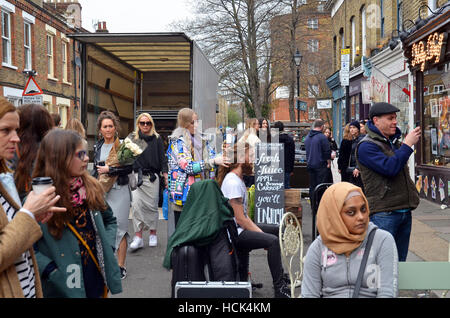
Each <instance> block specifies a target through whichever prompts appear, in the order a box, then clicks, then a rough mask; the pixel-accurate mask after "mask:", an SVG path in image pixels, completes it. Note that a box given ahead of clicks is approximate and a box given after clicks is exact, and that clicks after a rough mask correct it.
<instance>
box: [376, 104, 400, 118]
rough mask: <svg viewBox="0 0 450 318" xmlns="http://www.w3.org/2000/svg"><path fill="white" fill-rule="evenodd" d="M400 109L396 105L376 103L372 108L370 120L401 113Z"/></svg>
mask: <svg viewBox="0 0 450 318" xmlns="http://www.w3.org/2000/svg"><path fill="white" fill-rule="evenodd" d="M399 111H400V109H398V108H397V107H395V106H394V105H391V104H389V103H384V102H381V103H375V104H373V105H372V106H371V107H370V110H369V118H370V119H372V118H373V117H374V116H381V115H385V114H392V113H396V112H399Z"/></svg>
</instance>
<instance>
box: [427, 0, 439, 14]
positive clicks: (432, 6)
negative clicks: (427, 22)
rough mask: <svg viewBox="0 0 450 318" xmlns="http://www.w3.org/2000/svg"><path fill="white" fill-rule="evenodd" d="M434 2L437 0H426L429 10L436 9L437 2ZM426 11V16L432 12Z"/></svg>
mask: <svg viewBox="0 0 450 318" xmlns="http://www.w3.org/2000/svg"><path fill="white" fill-rule="evenodd" d="M436 2H437V0H428V6H429V7H430V9H431V11H436V9H437V3H436ZM424 10H425V9H424ZM427 11H428V16H430V15H432V14H433V13H431V11H430V10H427Z"/></svg>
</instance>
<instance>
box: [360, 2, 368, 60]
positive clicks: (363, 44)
mask: <svg viewBox="0 0 450 318" xmlns="http://www.w3.org/2000/svg"><path fill="white" fill-rule="evenodd" d="M366 49H367V33H366V7H363V8H362V9H361V53H362V54H361V55H362V56H366Z"/></svg>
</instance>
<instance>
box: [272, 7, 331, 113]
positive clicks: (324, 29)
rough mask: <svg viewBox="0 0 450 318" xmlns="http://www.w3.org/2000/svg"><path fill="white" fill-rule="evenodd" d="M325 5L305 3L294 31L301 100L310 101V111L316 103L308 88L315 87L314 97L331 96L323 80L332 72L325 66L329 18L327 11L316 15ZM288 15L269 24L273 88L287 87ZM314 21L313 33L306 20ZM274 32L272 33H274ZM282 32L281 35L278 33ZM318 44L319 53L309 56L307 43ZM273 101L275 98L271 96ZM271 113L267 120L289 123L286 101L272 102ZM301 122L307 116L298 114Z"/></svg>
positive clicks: (329, 30) (329, 42) (327, 57)
mask: <svg viewBox="0 0 450 318" xmlns="http://www.w3.org/2000/svg"><path fill="white" fill-rule="evenodd" d="M320 4H325V3H324V2H323V1H307V4H306V5H302V6H300V7H299V9H298V10H299V16H300V21H299V24H298V26H297V29H296V35H295V38H296V48H298V49H299V51H300V53H301V54H302V56H303V59H302V62H301V64H300V94H299V95H300V99H301V100H303V101H307V100H308V101H309V102H308V105H310V106H309V107H314V105H315V99H309V97H308V86H309V85H318V87H319V94H318V95H317V96H316V97H327V96H330V94H331V92H330V91H329V89H328V87H327V86H326V83H325V80H326V78H327V77H328V76H330V75H331V74H332V72H331V68H330V67H329V66H328V64H329V62H330V61H331V58H332V50H333V46H332V45H333V42H332V36H331V30H332V26H331V17H330V12H329V11H326V10H324V11H319V10H318V6H319V5H320ZM290 17H291V15H290V14H287V15H282V16H278V17H276V18H275V19H274V20H273V21H272V32H273V34H276V36H274V35H273V40H272V43H273V48H274V55H275V57H276V58H275V59H274V62H273V64H272V65H273V73H274V77H275V82H276V85H277V86H278V85H280V86H289V83H290V80H289V76H288V75H289V73H290V72H289V71H288V70H289V67H290V65H289V63H290V61H291V58H292V57H291V56H290V54H291V53H290V51H289V39H290V35H289V29H288V27H287V26H286V24H287V23H290ZM312 18H316V19H317V20H318V28H317V29H312V28H310V27H309V26H308V19H312ZM274 30H275V31H274ZM280 30H281V31H280ZM277 32H278V33H277ZM309 40H317V41H318V43H319V51H318V52H314V53H312V52H309V50H308V41H309ZM309 65H315V66H316V67H317V71H318V73H317V74H310V72H309V71H310V70H309ZM296 89H297V83H295V93H294V94H295V95H297V91H296ZM274 97H275V96H274ZM272 112H273V114H271V115H270V119H271V120H273V118H274V116H275V118H276V120H285V121H289V104H288V102H287V99H286V100H283V99H281V100H278V101H277V100H274V101H273V102H272ZM295 116H296V117H295V120H297V111H295ZM301 118H302V121H307V120H308V113H307V112H302V113H301Z"/></svg>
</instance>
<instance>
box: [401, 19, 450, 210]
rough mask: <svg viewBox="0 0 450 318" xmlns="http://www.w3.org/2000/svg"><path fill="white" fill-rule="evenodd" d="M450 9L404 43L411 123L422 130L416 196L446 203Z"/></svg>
mask: <svg viewBox="0 0 450 318" xmlns="http://www.w3.org/2000/svg"><path fill="white" fill-rule="evenodd" d="M449 32H450V10H446V11H444V12H442V13H441V14H439V15H437V16H435V17H433V18H432V19H430V20H429V22H428V23H427V24H426V25H425V26H423V27H422V28H420V29H419V30H417V31H416V32H414V33H412V34H410V35H409V36H408V37H407V38H406V39H405V40H404V41H403V47H404V50H405V56H406V57H407V59H408V63H409V67H410V70H411V72H412V74H413V79H414V86H415V91H414V99H415V102H414V110H415V121H417V122H418V124H420V126H421V127H422V138H421V140H420V142H419V144H418V145H417V149H416V154H415V160H416V171H415V175H416V177H415V179H416V180H415V181H416V187H417V190H418V191H419V193H420V196H421V197H423V198H426V199H428V200H431V201H433V202H435V203H438V204H446V205H448V204H449V195H450V191H449V190H450V131H449V125H450V124H449V122H450V97H449V91H450V45H449V44H450V43H449V41H448V34H449Z"/></svg>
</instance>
